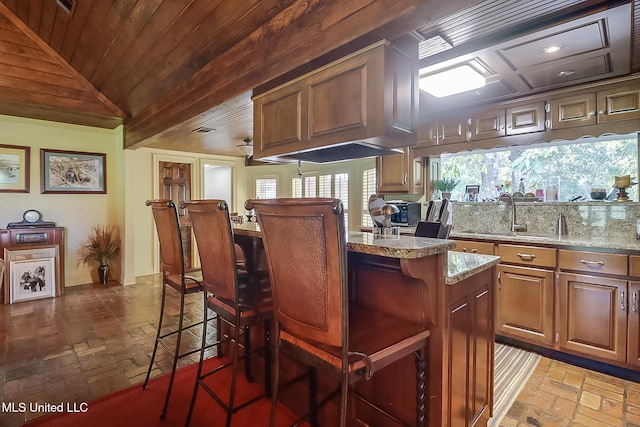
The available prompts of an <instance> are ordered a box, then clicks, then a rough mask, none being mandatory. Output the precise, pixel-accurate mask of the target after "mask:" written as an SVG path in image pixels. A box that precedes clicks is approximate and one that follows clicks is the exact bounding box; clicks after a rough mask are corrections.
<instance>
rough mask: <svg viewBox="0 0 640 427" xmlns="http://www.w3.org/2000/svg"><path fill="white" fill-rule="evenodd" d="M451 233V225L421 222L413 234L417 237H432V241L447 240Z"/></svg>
mask: <svg viewBox="0 0 640 427" xmlns="http://www.w3.org/2000/svg"><path fill="white" fill-rule="evenodd" d="M449 232H451V225H447V224H443V223H441V222H431V221H420V222H419V223H418V225H417V226H416V231H415V233H414V234H413V235H414V236H415V237H430V238H432V239H446V238H448V237H449Z"/></svg>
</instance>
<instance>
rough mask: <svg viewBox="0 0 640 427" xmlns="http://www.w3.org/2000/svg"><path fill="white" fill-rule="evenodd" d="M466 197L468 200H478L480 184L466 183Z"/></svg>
mask: <svg viewBox="0 0 640 427" xmlns="http://www.w3.org/2000/svg"><path fill="white" fill-rule="evenodd" d="M465 192H466V199H467V201H469V202H478V201H480V186H479V185H467V187H466V190H465Z"/></svg>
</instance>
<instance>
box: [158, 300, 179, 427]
mask: <svg viewBox="0 0 640 427" xmlns="http://www.w3.org/2000/svg"><path fill="white" fill-rule="evenodd" d="M183 314H184V292H180V318H179V319H178V332H177V334H176V350H175V353H174V355H173V365H172V366H171V377H169V387H167V396H166V397H165V399H164V406H163V407H162V413H161V414H160V419H161V420H164V417H165V416H166V415H167V408H168V407H169V398H170V397H171V389H172V388H173V380H174V378H175V376H176V367H177V366H178V357H179V355H180V341H181V340H182V319H183Z"/></svg>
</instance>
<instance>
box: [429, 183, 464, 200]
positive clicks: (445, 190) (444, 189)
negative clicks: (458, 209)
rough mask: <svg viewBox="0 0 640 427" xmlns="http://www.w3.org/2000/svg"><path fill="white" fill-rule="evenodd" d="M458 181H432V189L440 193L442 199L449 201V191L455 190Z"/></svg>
mask: <svg viewBox="0 0 640 427" xmlns="http://www.w3.org/2000/svg"><path fill="white" fill-rule="evenodd" d="M459 183H460V180H458V179H455V178H442V179H436V180H435V181H433V188H434V189H435V190H438V191H440V192H441V193H442V198H443V199H451V191H452V190H453V189H454V188H456V186H457V185H458V184H459Z"/></svg>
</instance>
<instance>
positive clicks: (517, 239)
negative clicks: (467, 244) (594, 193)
mask: <svg viewBox="0 0 640 427" xmlns="http://www.w3.org/2000/svg"><path fill="white" fill-rule="evenodd" d="M449 236H450V237H451V238H458V239H471V240H490V241H497V242H512V243H523V244H539V245H553V246H557V247H561V246H571V247H584V248H594V249H618V250H627V251H640V240H637V239H635V238H622V237H618V238H611V237H588V236H571V235H570V234H569V235H566V236H558V235H556V234H549V235H528V234H527V233H490V232H487V233H483V232H478V233H466V232H465V233H463V232H456V231H454V230H452V231H451V234H450V235H449Z"/></svg>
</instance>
